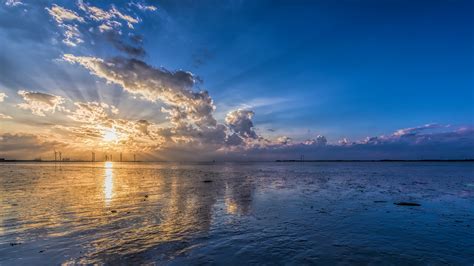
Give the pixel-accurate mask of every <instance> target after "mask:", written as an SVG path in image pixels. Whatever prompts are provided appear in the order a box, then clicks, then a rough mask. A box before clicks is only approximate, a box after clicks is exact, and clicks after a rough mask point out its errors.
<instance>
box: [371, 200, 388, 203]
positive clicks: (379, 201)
mask: <svg viewBox="0 0 474 266" xmlns="http://www.w3.org/2000/svg"><path fill="white" fill-rule="evenodd" d="M386 202H387V201H386V200H374V203H386Z"/></svg>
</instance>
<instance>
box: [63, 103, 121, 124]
mask: <svg viewBox="0 0 474 266" xmlns="http://www.w3.org/2000/svg"><path fill="white" fill-rule="evenodd" d="M74 105H75V107H76V109H75V110H74V111H72V112H71V114H70V115H68V117H69V118H71V119H72V120H74V121H77V122H83V123H91V124H96V123H104V122H107V121H108V120H109V115H110V114H118V109H117V108H116V107H115V106H113V105H108V104H106V103H99V102H75V103H74Z"/></svg>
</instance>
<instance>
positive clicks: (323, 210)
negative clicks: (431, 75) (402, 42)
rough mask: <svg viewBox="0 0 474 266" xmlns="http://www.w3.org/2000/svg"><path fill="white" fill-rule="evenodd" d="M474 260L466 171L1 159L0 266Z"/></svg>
mask: <svg viewBox="0 0 474 266" xmlns="http://www.w3.org/2000/svg"><path fill="white" fill-rule="evenodd" d="M473 263H474V163H472V162H324V163H323V162H314V163H276V162H268V163H213V164H205V163H203V164H198V163H119V162H96V163H1V164H0V265H51V264H55V265H56V264H109V265H117V264H160V265H161V264H171V265H173V264H175V265H180V264H218V265H244V264H269V265H275V264H277V265H280V264H292V265H301V264H320V265H321V264H322V265H334V264H344V265H346V264H392V265H393V264H403V265H413V264H415V265H417V264H431V265H438V264H455V265H472V264H473Z"/></svg>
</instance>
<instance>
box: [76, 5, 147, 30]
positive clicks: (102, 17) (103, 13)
mask: <svg viewBox="0 0 474 266" xmlns="http://www.w3.org/2000/svg"><path fill="white" fill-rule="evenodd" d="M78 6H79V9H81V10H82V11H84V12H86V14H87V15H88V17H89V18H91V19H92V20H95V21H102V22H104V24H102V25H109V26H111V25H112V24H114V23H118V22H116V21H113V20H112V19H121V20H123V21H125V22H126V23H127V25H128V27H129V28H131V29H133V24H136V23H138V22H140V19H138V18H134V17H132V16H130V15H127V14H124V13H122V12H121V11H119V10H118V9H117V8H116V7H115V6H112V8H111V9H109V10H108V11H107V10H104V9H101V8H99V7H96V6H92V5H90V4H88V3H84V1H82V0H79V1H78Z"/></svg>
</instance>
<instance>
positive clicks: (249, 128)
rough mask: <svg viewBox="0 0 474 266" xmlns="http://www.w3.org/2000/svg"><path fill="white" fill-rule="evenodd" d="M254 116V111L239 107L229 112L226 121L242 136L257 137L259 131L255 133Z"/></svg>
mask: <svg viewBox="0 0 474 266" xmlns="http://www.w3.org/2000/svg"><path fill="white" fill-rule="evenodd" d="M253 116H254V112H253V111H250V110H242V109H238V110H234V111H231V112H229V113H228V114H227V116H226V117H225V122H226V123H227V125H228V126H229V128H230V129H231V130H232V131H233V132H235V133H237V134H238V135H239V136H240V137H242V138H251V139H256V138H257V133H255V131H254V128H253V122H252V117H253Z"/></svg>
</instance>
